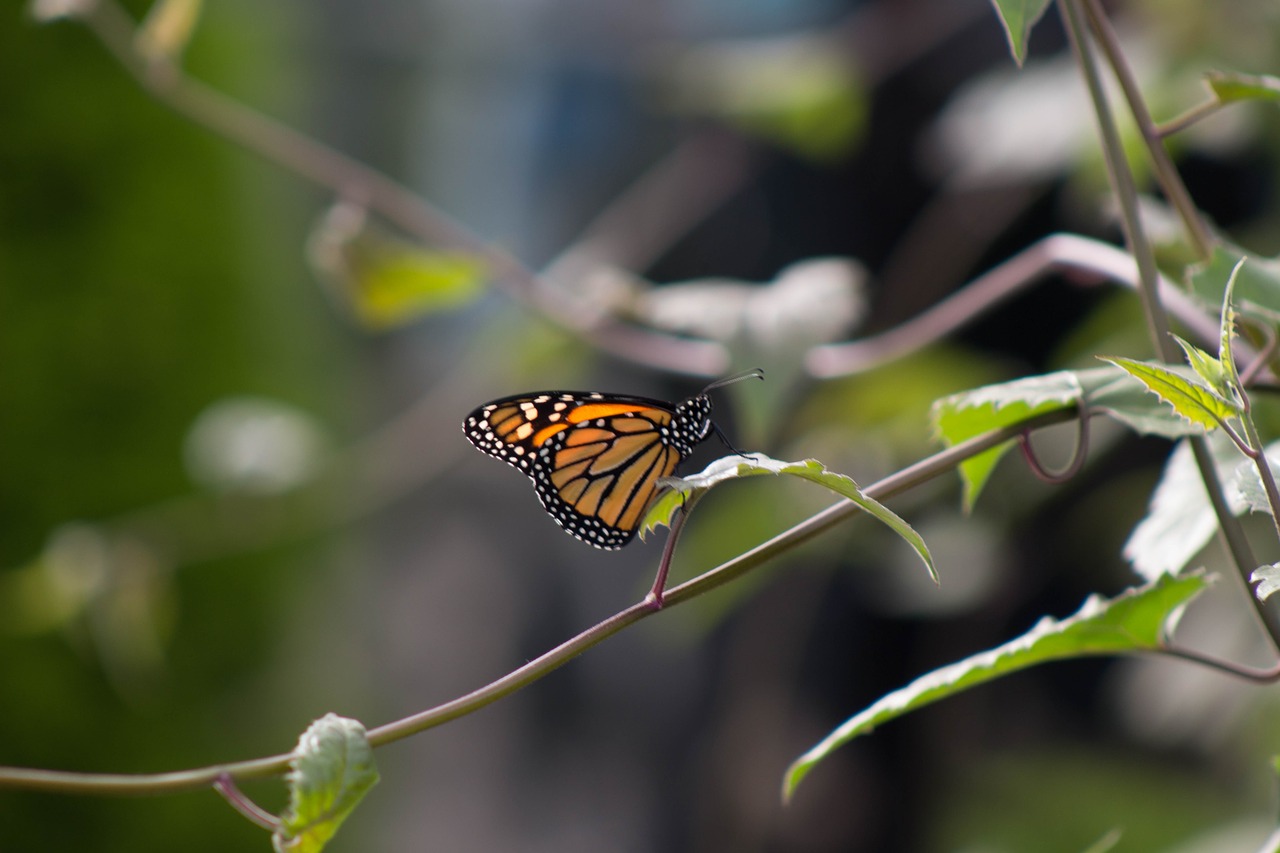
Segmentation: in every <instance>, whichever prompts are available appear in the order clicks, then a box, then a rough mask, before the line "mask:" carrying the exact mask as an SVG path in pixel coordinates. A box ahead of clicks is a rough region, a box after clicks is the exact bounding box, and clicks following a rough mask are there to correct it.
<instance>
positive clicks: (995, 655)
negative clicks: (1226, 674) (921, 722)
mask: <svg viewBox="0 0 1280 853" xmlns="http://www.w3.org/2000/svg"><path fill="white" fill-rule="evenodd" d="M1208 583H1209V581H1208V578H1206V576H1205V575H1204V574H1203V573H1195V574H1187V575H1183V576H1181V577H1177V578H1175V577H1170V576H1168V575H1165V576H1164V577H1161V578H1159V579H1157V580H1156V581H1154V582H1153V583H1149V584H1146V585H1145V586H1142V587H1138V588H1134V589H1130V590H1129V591H1127V592H1125V593H1123V594H1122V595H1120V596H1117V597H1116V598H1112V599H1109V600H1108V599H1102V598H1099V597H1097V596H1093V597H1091V598H1089V599H1088V600H1087V601H1086V602H1085V603H1084V606H1083V607H1081V608H1080V610H1079V611H1078V612H1077V613H1076V614H1075V615H1074V616H1071V617H1070V618H1068V619H1064V620H1062V621H1058V620H1055V619H1051V618H1048V617H1046V618H1044V619H1042V620H1040V622H1039V623H1038V624H1037V625H1036V626H1035V627H1034V628H1032V629H1031V630H1030V631H1029V632H1027V633H1026V634H1023V635H1022V636H1021V637H1019V638H1017V639H1015V640H1011V641H1010V642H1008V643H1005V644H1003V645H1001V646H998V647H996V648H994V649H991V650H989V651H986V652H982V653H981V654H977V655H973V656H972V657H969V658H965V659H964V660H962V661H959V662H957V663H954V664H951V665H950V666H945V667H943V668H941V669H937V670H934V671H933V672H931V673H929V674H928V675H924V676H921V677H920V678H918V679H916V680H915V681H913V682H912V683H911V684H909V685H907V686H906V687H903V688H901V689H899V690H895V691H894V692H892V693H889V694H887V695H885V696H883V697H881V698H880V700H879V701H877V702H876V703H875V704H873V705H871V706H870V707H869V708H867V709H865V710H864V711H862V712H860V713H858V714H856V715H854V716H853V717H850V718H849V719H848V720H846V721H845V722H844V723H843V724H842V725H841V726H840V727H839V728H837V729H835V731H833V732H832V733H831V734H829V735H827V737H825V738H824V739H823V740H822V741H821V742H819V743H818V744H817V745H816V746H814V747H813V748H812V749H810V750H809V751H808V752H806V753H805V754H804V755H802V756H800V757H799V758H798V759H796V761H795V762H793V763H792V765H791V766H790V767H789V768H788V769H787V772H786V776H785V778H784V782H783V797H784V798H785V799H790V798H791V796H792V795H793V794H794V793H795V790H796V786H797V785H799V784H800V781H801V780H802V779H804V777H805V775H806V774H807V773H808V772H809V771H810V770H812V769H813V768H814V766H816V765H817V764H818V763H819V762H821V761H822V760H823V759H825V758H826V757H827V756H829V755H830V754H831V753H832V752H834V751H835V750H836V749H838V748H839V747H841V746H843V745H844V744H846V743H848V742H849V741H851V740H853V739H854V738H856V737H858V736H860V735H864V734H866V733H868V732H870V731H871V730H872V729H874V728H875V727H876V726H879V725H882V724H883V723H886V722H888V721H890V720H892V719H895V718H897V717H900V716H903V715H904V714H907V713H909V712H911V711H914V710H916V709H918V708H922V707H924V706H926V705H929V704H932V703H933V702H937V701H938V700H940V699H945V698H948V697H950V696H954V695H955V694H957V693H959V692H961V691H963V690H968V689H969V688H971V687H976V686H977V685H979V684H984V683H986V682H988V681H991V680H993V679H996V678H999V677H1001V676H1004V675H1009V674H1011V673H1014V672H1018V671H1020V670H1023V669H1027V668H1028V667H1032V666H1036V665H1038V664H1042V663H1047V662H1049V661H1054V660H1062V659H1065V658H1076V657H1083V656H1086V655H1115V654H1124V653H1127V652H1136V651H1153V650H1156V649H1160V648H1162V647H1163V645H1164V638H1165V633H1166V631H1165V629H1166V626H1167V625H1168V624H1169V622H1170V620H1171V619H1172V618H1174V617H1175V615H1176V614H1177V613H1179V612H1180V610H1181V608H1182V607H1183V606H1184V605H1185V604H1186V603H1187V602H1188V601H1190V600H1191V598H1192V597H1193V596H1195V595H1196V594H1197V593H1199V592H1200V591H1201V590H1203V589H1204V588H1205V587H1206V586H1207V585H1208Z"/></svg>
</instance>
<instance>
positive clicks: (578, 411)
mask: <svg viewBox="0 0 1280 853" xmlns="http://www.w3.org/2000/svg"><path fill="white" fill-rule="evenodd" d="M714 428H715V427H714V425H713V424H712V422H711V399H710V398H709V397H708V396H707V394H706V393H705V392H704V393H702V394H699V395H697V396H695V397H691V398H689V399H688V400H685V401H684V402H683V403H680V404H679V405H672V404H670V403H665V402H663V401H661V400H652V399H649V398H647V397H632V396H625V395H620V394H602V393H599V392H592V391H540V392H534V393H530V394H519V395H516V396H513V397H503V398H502V399H499V400H494V401H492V402H490V403H486V404H485V405H483V406H480V407H479V408H477V409H475V410H474V411H473V412H471V414H469V415H468V416H467V418H466V420H465V421H463V424H462V429H463V432H464V433H465V434H466V436H467V439H468V440H469V441H470V442H471V443H472V444H474V445H475V446H476V447H477V448H478V449H479V450H480V451H481V452H483V453H486V454H488V455H489V456H492V457H494V458H495V459H500V460H502V461H503V462H506V463H507V464H508V465H510V466H512V467H513V468H516V469H517V470H519V471H521V472H522V473H524V474H525V475H526V476H528V477H529V479H531V480H532V481H533V486H534V490H535V491H536V492H537V494H538V499H539V500H541V501H542V505H543V507H544V508H545V509H546V511H547V513H548V514H549V515H550V516H551V517H552V518H553V519H554V520H555V522H556V524H558V525H560V526H561V527H562V528H563V529H564V530H565V531H566V532H567V533H569V534H571V535H572V536H575V537H577V538H578V539H581V540H582V541H584V542H586V543H588V544H590V545H594V546H596V547H597V548H604V549H608V550H613V549H616V548H621V547H622V546H623V545H626V544H627V543H628V542H630V541H631V539H632V537H634V536H635V533H636V530H637V529H638V528H639V525H640V521H641V520H642V518H643V516H644V511H645V509H646V508H647V507H648V505H649V503H650V502H651V501H652V500H653V497H654V495H655V494H657V492H658V488H659V487H658V480H659V479H660V478H662V477H669V476H671V474H673V473H674V472H675V469H676V466H677V465H679V464H680V462H681V461H682V460H683V459H684V458H685V457H686V456H688V455H689V454H690V453H691V452H692V451H693V448H694V447H695V446H696V445H697V444H699V443H700V442H702V441H703V440H705V439H706V438H707V436H708V435H710V433H711V431H712V430H713V429H714Z"/></svg>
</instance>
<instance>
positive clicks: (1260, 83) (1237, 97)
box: [1204, 71, 1280, 103]
mask: <svg viewBox="0 0 1280 853" xmlns="http://www.w3.org/2000/svg"><path fill="white" fill-rule="evenodd" d="M1204 81H1205V83H1207V84H1208V85H1209V89H1210V90H1211V91H1212V92H1213V94H1214V95H1215V96H1216V97H1217V98H1218V100H1219V101H1222V102H1224V103H1230V102H1232V101H1250V100H1257V101H1280V77H1272V76H1270V75H1267V74H1261V75H1253V74H1237V73H1235V72H1231V71H1209V72H1207V73H1206V74H1205V75H1204Z"/></svg>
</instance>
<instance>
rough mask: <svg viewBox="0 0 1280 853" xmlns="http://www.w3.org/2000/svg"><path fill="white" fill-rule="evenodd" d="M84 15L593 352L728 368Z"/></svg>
mask: <svg viewBox="0 0 1280 853" xmlns="http://www.w3.org/2000/svg"><path fill="white" fill-rule="evenodd" d="M78 18H79V19H80V20H82V21H84V23H85V24H86V25H87V26H88V28H89V30H90V31H91V32H92V33H93V34H94V35H95V36H96V37H97V38H98V40H99V41H100V42H102V44H103V46H104V47H106V49H107V50H108V51H109V52H110V53H111V54H112V55H113V56H114V57H115V58H116V60H117V61H119V62H120V64H121V65H122V66H123V67H124V68H125V70H126V71H128V72H129V74H130V75H131V76H132V77H133V78H134V79H135V81H136V82H137V83H138V84H139V85H140V86H141V87H142V88H143V89H144V90H145V91H146V92H148V93H149V94H150V95H151V96H152V97H153V98H155V99H156V100H157V101H159V102H160V103H162V104H164V105H165V106H167V107H169V108H170V109H171V110H173V111H174V112H176V113H178V114H180V115H182V116H184V117H185V118H187V119H189V120H191V121H193V122H195V123H196V124H198V125H200V126H202V127H204V128H206V129H208V130H210V131H212V132H214V133H217V134H218V135H220V136H222V137H224V138H225V139H227V140H229V141H231V142H234V143H235V144H237V145H239V146H241V147H243V148H244V149H246V150H248V151H252V152H254V153H256V154H258V155H259V156H261V157H263V158H265V159H267V160H270V161H271V162H273V163H275V164H276V165H278V166H280V167H282V168H284V169H287V170H289V171H291V172H293V173H294V174H297V175H299V176H301V177H303V178H305V179H307V180H309V181H311V182H312V183H315V184H317V185H319V186H322V187H326V188H328V189H330V190H332V191H333V192H334V193H336V194H337V195H338V197H339V198H342V199H344V200H348V201H350V202H352V203H354V204H356V205H358V206H360V207H362V208H367V209H370V210H374V211H376V212H377V213H378V214H379V215H381V216H383V217H385V218H386V219H387V221H388V222H391V223H393V224H395V225H396V226H397V227H399V228H400V229H402V230H403V231H404V232H405V233H406V234H409V235H412V236H413V237H415V238H417V239H419V240H422V241H423V242H425V243H427V244H428V245H443V246H448V247H450V248H455V249H460V250H463V251H466V252H469V253H472V254H474V255H476V256H477V257H479V258H482V259H483V261H484V263H485V264H486V266H487V271H488V272H489V274H490V276H491V277H492V279H493V281H494V282H495V283H496V284H498V285H500V286H502V287H504V288H505V289H506V291H507V293H508V294H509V295H510V296H511V297H512V298H514V299H516V300H517V301H519V302H521V303H523V304H525V305H527V306H529V307H530V308H532V309H533V310H535V311H537V312H538V313H539V314H541V315H542V316H545V317H546V318H547V319H548V320H550V321H551V322H552V323H554V324H555V325H557V326H559V327H560V328H562V329H565V330H567V331H570V332H572V333H573V334H575V335H576V336H579V337H581V338H583V339H585V340H587V341H589V342H590V343H591V344H592V345H593V346H595V347H597V348H599V349H601V350H603V351H605V352H608V353H611V354H613V355H615V356H618V357H620V358H624V359H626V360H628V361H631V362H634V363H637V364H643V365H646V366H649V367H654V368H658V369H661V370H665V371H668V372H672V373H676V374H680V375H693V376H717V375H720V374H721V373H723V372H724V371H725V370H726V369H727V367H728V364H729V356H728V353H727V352H726V351H725V348H724V347H723V346H722V345H720V344H719V343H715V342H713V341H703V340H693V339H689V338H682V337H677V336H674V335H667V334H663V333H660V332H655V331H651V330H647V329H641V328H639V327H635V326H629V325H624V324H621V323H615V322H611V321H609V320H607V319H605V318H602V317H600V316H599V314H598V312H597V311H595V310H594V309H588V308H585V307H583V306H580V305H578V304H577V303H576V302H574V301H573V300H571V299H569V298H567V297H566V296H565V295H564V293H563V292H562V291H561V290H559V289H558V288H555V287H553V286H551V285H550V284H549V283H548V282H547V281H545V280H544V279H543V278H542V277H539V276H538V275H536V274H534V273H533V272H532V271H530V270H529V269H528V268H526V267H525V266H524V265H523V264H521V263H520V262H519V261H518V260H516V259H515V258H514V257H512V256H511V255H510V254H508V253H507V252H504V251H502V250H500V249H498V248H496V247H494V246H492V245H490V244H488V243H486V242H485V241H484V240H482V239H480V238H479V237H478V236H476V235H475V234H472V233H471V232H470V231H468V230H467V229H466V228H465V227H463V226H462V225H461V224H459V223H457V222H455V221H454V220H453V219H451V218H450V217H449V216H448V215H446V214H445V213H444V212H443V211H441V210H439V209H438V208H436V207H434V206H433V205H431V204H430V203H428V202H427V201H426V200H425V199H423V198H421V197H420V196H418V195H415V194H414V193H412V192H410V191H409V190H407V189H406V188H405V187H404V186H402V185H401V184H399V183H396V182H395V181H393V180H392V179H391V178H389V177H387V176H386V175H384V174H382V173H381V172H378V171H377V170H375V169H372V168H370V167H369V166H366V165H365V164H363V163H361V162H359V161H358V160H354V159H352V158H350V157H347V156H346V155H344V154H342V153H341V152H339V151H336V150H334V149H333V148H330V147H328V146H326V145H323V144H321V143H319V142H317V141H316V140H314V139H312V138H310V137H308V136H306V135H304V134H302V133H299V132H298V131H296V130H294V129H293V128H291V127H288V126H287V125H285V124H282V123H281V122H278V121H276V120H274V119H272V118H269V117H268V116H266V115H264V114H262V113H259V112H256V111H254V110H252V109H250V108H248V107H246V106H245V105H244V104H241V103H240V102H238V101H235V100H233V99H231V98H228V97H227V96H226V95H224V94H222V93H221V92H218V91H217V90H215V89H213V88H211V87H209V86H206V85H204V84H202V83H200V82H199V81H197V80H195V79H193V78H191V77H188V76H187V75H186V74H184V73H183V72H182V70H181V68H179V67H178V66H177V65H175V64H173V63H172V62H171V61H169V60H167V59H152V60H150V61H144V60H142V59H141V58H140V57H139V56H138V54H137V52H136V51H135V49H134V33H135V31H136V25H135V22H134V20H133V19H132V18H131V17H130V16H129V14H128V13H127V12H126V11H125V10H124V9H123V8H122V7H121V6H120V5H119V4H118V3H116V2H113V0H94V2H93V3H92V4H90V5H89V6H88V8H85V9H83V10H80V11H79V12H78Z"/></svg>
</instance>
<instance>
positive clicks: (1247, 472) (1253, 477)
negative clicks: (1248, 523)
mask: <svg viewBox="0 0 1280 853" xmlns="http://www.w3.org/2000/svg"><path fill="white" fill-rule="evenodd" d="M1263 453H1264V454H1265V455H1266V457H1267V462H1268V463H1270V465H1271V472H1272V476H1276V475H1280V470H1278V466H1280V441H1273V442H1271V444H1268V445H1267V446H1266V447H1264V448H1263ZM1220 476H1221V479H1222V482H1223V485H1224V486H1225V487H1226V489H1227V495H1228V497H1229V498H1232V499H1238V500H1239V501H1241V502H1242V506H1241V507H1240V512H1241V513H1243V512H1244V511H1245V510H1246V509H1247V510H1249V511H1250V512H1265V513H1267V514H1270V513H1271V502H1270V501H1269V500H1267V490H1266V489H1265V488H1263V486H1262V477H1261V476H1259V474H1258V465H1257V463H1256V462H1254V461H1253V460H1252V459H1246V460H1244V461H1243V462H1236V464H1235V466H1234V467H1233V468H1232V469H1231V471H1230V472H1226V473H1224V474H1222V475H1220Z"/></svg>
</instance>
